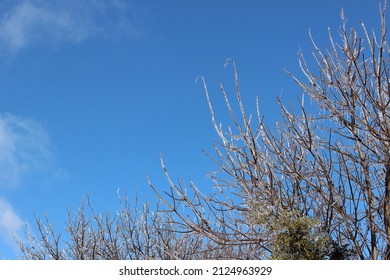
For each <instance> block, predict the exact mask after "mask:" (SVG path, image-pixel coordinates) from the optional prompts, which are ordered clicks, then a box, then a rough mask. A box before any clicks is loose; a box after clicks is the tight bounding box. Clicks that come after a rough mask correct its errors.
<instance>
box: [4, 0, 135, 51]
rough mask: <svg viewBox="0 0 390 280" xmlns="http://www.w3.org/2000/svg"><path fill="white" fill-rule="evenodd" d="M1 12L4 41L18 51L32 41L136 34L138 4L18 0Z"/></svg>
mask: <svg viewBox="0 0 390 280" xmlns="http://www.w3.org/2000/svg"><path fill="white" fill-rule="evenodd" d="M1 8H2V9H1V10H2V12H0V43H1V46H2V48H3V49H5V50H7V51H11V52H17V51H19V50H21V49H23V48H25V47H28V46H30V45H32V44H47V43H54V44H59V43H79V42H82V41H84V40H87V39H89V38H93V37H96V36H103V37H109V36H116V35H118V34H121V35H126V36H127V35H130V36H136V35H137V33H138V32H137V29H136V28H135V25H134V23H133V22H132V19H133V18H134V15H135V12H134V8H133V7H132V6H130V1H124V0H83V1H79V0H63V1H30V0H19V1H17V0H14V1H12V2H11V1H8V2H7V4H3V5H2V7H1Z"/></svg>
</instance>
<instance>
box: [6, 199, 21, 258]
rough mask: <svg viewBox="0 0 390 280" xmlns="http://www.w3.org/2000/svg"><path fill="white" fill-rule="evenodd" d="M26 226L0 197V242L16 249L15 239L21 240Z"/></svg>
mask: <svg viewBox="0 0 390 280" xmlns="http://www.w3.org/2000/svg"><path fill="white" fill-rule="evenodd" d="M25 225H26V223H25V222H24V221H23V220H22V219H21V218H20V217H19V215H18V214H17V213H16V212H15V210H14V209H13V208H12V206H11V205H10V204H9V203H8V202H7V201H6V200H5V199H3V198H1V197H0V242H1V243H4V244H5V245H7V246H10V247H14V249H16V246H17V245H16V243H15V240H14V238H16V239H18V240H21V237H20V234H21V232H22V229H23V228H24V226H25ZM0 258H1V257H0Z"/></svg>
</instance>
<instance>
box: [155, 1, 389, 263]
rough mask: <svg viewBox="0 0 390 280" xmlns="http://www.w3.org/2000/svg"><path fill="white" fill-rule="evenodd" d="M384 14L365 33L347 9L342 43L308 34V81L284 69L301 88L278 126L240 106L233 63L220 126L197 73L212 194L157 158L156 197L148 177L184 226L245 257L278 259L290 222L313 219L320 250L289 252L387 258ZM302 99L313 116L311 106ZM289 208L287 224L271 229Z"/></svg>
mask: <svg viewBox="0 0 390 280" xmlns="http://www.w3.org/2000/svg"><path fill="white" fill-rule="evenodd" d="M385 11H386V2H384V5H383V6H382V7H380V22H381V25H380V34H379V35H375V33H372V34H371V33H370V32H369V31H368V30H367V28H366V26H365V25H364V23H362V26H361V27H362V32H363V36H360V35H359V34H358V31H357V30H355V29H350V30H348V28H347V26H346V20H345V17H344V13H343V12H342V13H341V19H342V27H341V30H340V39H341V41H340V43H337V42H335V41H334V39H333V35H332V34H331V32H329V39H330V48H329V49H325V50H321V49H320V48H319V47H318V46H317V45H316V43H315V40H314V39H313V37H312V36H311V34H310V39H311V41H312V43H313V48H314V50H313V51H312V53H311V54H312V58H313V62H314V64H315V68H314V70H311V68H310V67H309V66H308V63H307V62H306V59H305V57H304V55H303V54H302V53H301V54H300V56H299V63H300V66H301V69H302V72H303V74H304V76H305V78H306V79H307V81H304V80H303V79H300V78H298V77H297V76H296V75H294V74H292V73H289V72H288V73H289V74H290V75H291V77H292V78H293V79H294V80H295V81H296V83H297V84H298V85H299V87H300V88H301V89H302V90H303V96H302V98H301V99H299V109H298V110H297V109H294V108H292V109H287V108H286V107H285V106H284V105H283V104H282V102H281V101H280V100H279V103H280V106H281V109H282V119H281V121H280V122H278V123H277V125H276V127H275V128H274V129H270V128H269V127H266V126H265V124H264V122H263V118H262V115H261V114H260V111H259V106H258V104H259V102H258V100H256V108H257V114H256V117H255V118H253V116H252V115H248V114H247V113H246V111H245V109H244V106H243V102H242V98H241V93H240V89H239V83H238V77H237V69H236V65H235V62H234V60H232V61H231V64H232V66H233V70H234V78H235V97H236V101H237V104H238V108H239V109H238V110H234V109H233V105H232V103H231V100H230V98H229V96H228V94H227V92H226V90H225V88H224V87H223V85H222V83H220V89H221V92H222V95H223V98H224V100H225V103H226V106H227V109H228V111H229V113H230V116H231V120H232V125H231V126H229V125H228V126H225V128H223V127H222V125H218V124H217V121H216V118H215V113H214V110H213V106H212V102H211V100H210V95H209V91H208V89H207V86H206V82H205V80H204V79H203V78H200V79H201V81H202V82H203V85H204V90H205V93H206V98H207V103H208V105H209V109H210V112H211V120H212V123H213V125H214V128H215V131H216V132H217V135H218V137H219V139H220V142H218V143H216V144H215V145H214V148H215V155H213V156H211V158H212V159H213V160H214V161H215V162H216V164H217V165H218V166H219V170H218V171H217V172H213V173H210V175H211V178H212V179H213V181H214V191H213V192H212V193H211V194H209V195H205V194H204V193H202V192H200V191H199V189H198V188H197V187H196V186H195V185H194V184H193V183H191V184H190V186H189V187H186V186H184V185H183V184H182V183H180V182H178V183H174V182H173V181H172V180H171V179H170V177H169V174H168V172H167V170H166V167H165V165H164V163H163V162H162V166H163V168H164V170H165V172H166V175H167V178H168V181H169V183H170V190H169V191H167V192H166V194H165V195H164V194H161V193H159V192H158V191H157V190H156V188H155V187H154V186H153V184H152V183H151V182H150V185H151V186H152V188H153V189H154V190H155V191H156V194H157V196H158V197H159V199H160V200H161V201H162V202H163V203H164V205H165V207H166V209H167V211H170V212H171V213H173V214H174V215H175V216H176V217H177V218H178V219H179V221H176V222H177V223H179V224H180V226H184V228H186V229H187V230H189V231H192V232H194V233H196V234H201V235H202V236H204V237H205V238H207V239H209V240H212V241H213V242H214V243H215V244H218V245H219V246H222V247H224V246H226V247H231V248H235V249H236V250H237V251H238V252H241V253H243V254H244V256H245V258H268V257H277V256H280V254H278V252H277V250H275V244H277V242H278V240H279V241H280V240H281V239H280V238H281V236H283V234H285V233H286V232H287V233H291V232H292V231H291V228H290V226H291V225H292V224H294V223H295V224H297V221H299V219H302V218H309V220H307V222H308V223H306V230H305V232H306V237H307V236H310V235H312V234H313V233H315V234H316V235H317V236H324V238H325V237H326V238H325V239H327V242H325V239H323V240H324V242H320V243H318V244H319V245H318V246H320V247H321V248H319V247H316V246H317V245H316V246H314V245H313V244H315V242H317V241H318V240H317V241H315V242H314V241H313V242H314V243H313V242H312V243H311V247H312V248H314V249H313V250H317V251H318V250H320V251H321V250H322V253H320V254H306V255H305V256H306V257H305V256H304V255H301V256H298V257H297V256H296V255H294V254H292V255H291V258H301V257H302V258H307V256H314V255H315V256H317V257H318V258H357V259H390V105H389V104H390V94H389V92H390V82H389V65H388V63H389V54H390V48H389V46H388V44H387V41H386V35H387V28H386V22H385ZM364 47H366V48H364ZM305 97H306V98H309V99H310V100H311V103H312V106H311V108H310V111H314V113H311V114H309V113H308V106H307V104H305V102H304V100H305ZM312 107H314V108H312ZM296 111H298V113H297V112H296ZM215 190H216V191H215ZM183 209H184V210H183ZM286 213H287V214H286ZM286 215H287V216H288V217H290V223H287V224H286V223H284V224H285V227H283V228H280V226H279V227H278V226H276V225H280V224H283V223H282V217H286ZM298 224H299V223H298ZM309 225H311V226H309ZM301 228H302V227H301ZM306 237H305V238H306ZM302 238H303V237H302ZM300 241H302V239H301V240H299V239H298V240H297V241H296V243H295V245H297V244H298V243H299V242H300ZM275 242H276V243H275ZM321 244H322V245H321ZM290 246H291V244H290ZM279 247H280V246H279ZM325 248H331V249H332V250H331V251H329V250H328V251H326V250H325ZM306 249H307V248H306ZM313 252H314V251H313ZM279 253H280V252H279ZM317 257H316V258H317ZM287 258H288V257H287Z"/></svg>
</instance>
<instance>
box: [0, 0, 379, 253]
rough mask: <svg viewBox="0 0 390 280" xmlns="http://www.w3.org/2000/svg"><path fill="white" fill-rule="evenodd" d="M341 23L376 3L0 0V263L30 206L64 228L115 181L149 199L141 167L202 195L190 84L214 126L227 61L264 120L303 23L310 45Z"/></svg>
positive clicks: (374, 13)
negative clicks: (69, 216) (70, 213)
mask: <svg viewBox="0 0 390 280" xmlns="http://www.w3.org/2000/svg"><path fill="white" fill-rule="evenodd" d="M342 7H344V9H345V14H346V17H347V18H348V24H349V25H350V26H354V27H359V23H360V21H361V20H363V21H364V22H365V23H366V25H367V26H368V27H369V29H371V28H377V26H378V23H379V19H378V1H371V0H354V1H352V0H350V1H335V0H330V1H313V0H302V1H287V0H284V1H281V0H280V1H270V0H268V1H264V0H258V1H254V0H253V1H249V0H248V1H239V0H224V1H222V0H215V1H210V0H208V1H206V0H197V1H191V0H187V1H184V0H181V1H180V0H166V1H157V0H151V1H136V0H134V1H132V0H84V1H79V0H59V1H49V0H37V1H33V0H30V1H27V0H3V1H1V2H0V259H4V258H11V259H12V258H17V251H16V247H15V245H14V244H13V241H12V238H11V237H10V232H12V233H13V234H14V235H16V236H19V237H23V232H24V226H25V225H26V224H30V225H33V223H34V214H35V215H38V216H42V215H43V213H47V214H48V216H49V218H50V219H51V220H52V221H53V222H54V224H55V226H56V228H57V229H58V230H63V229H64V220H65V218H66V209H70V210H72V209H75V208H76V207H77V206H78V205H79V204H80V201H81V198H82V196H83V195H85V194H88V195H90V196H91V199H92V202H93V204H94V205H95V207H96V209H98V210H99V211H103V210H106V209H107V210H111V209H115V207H117V206H118V204H117V197H116V194H117V190H118V188H119V189H120V190H121V192H123V193H124V192H126V191H127V192H128V193H129V195H130V196H133V195H135V193H138V194H139V196H140V197H141V198H143V197H145V198H146V199H149V200H153V199H154V197H153V194H152V192H151V191H150V189H149V186H148V184H147V181H146V174H148V175H149V176H150V178H151V180H152V182H153V183H154V185H155V186H158V188H159V189H160V190H164V188H167V187H168V184H167V182H166V180H165V177H164V173H163V171H162V169H161V166H160V161H159V155H160V152H161V153H162V154H163V157H164V161H165V163H166V165H167V167H168V169H169V170H170V172H171V176H172V177H173V178H181V179H183V180H184V181H187V182H188V181H189V180H193V181H194V182H195V183H196V184H197V185H198V186H199V188H200V189H202V190H204V191H206V192H208V191H210V190H211V189H210V188H211V187H210V186H211V185H212V182H210V181H209V180H208V179H207V176H206V173H207V172H208V171H213V170H215V169H216V166H215V165H214V164H213V163H212V162H211V161H210V160H209V159H208V158H207V156H206V155H205V154H204V153H203V150H206V151H209V152H212V151H213V147H212V144H213V141H215V140H217V135H216V134H215V133H214V131H213V127H212V124H211V122H210V114H209V111H208V107H207V103H206V100H205V96H204V92H203V89H202V85H201V84H200V83H196V82H195V80H196V77H197V76H199V75H202V76H204V77H205V79H206V82H207V83H208V87H209V91H210V94H211V98H212V100H213V102H214V107H215V110H216V114H217V118H218V121H219V122H222V123H224V120H225V121H226V122H227V121H228V120H227V114H226V111H225V110H224V109H225V108H224V104H223V100H222V99H221V95H220V93H219V90H218V81H222V82H224V84H225V85H226V88H227V89H230V90H231V91H230V92H231V93H233V88H232V85H233V73H232V69H231V67H227V68H224V62H225V59H227V58H234V59H235V60H236V63H237V67H238V71H239V79H240V83H241V90H242V95H243V99H244V103H245V104H246V105H247V108H248V109H247V110H248V111H252V112H254V110H255V107H254V104H255V103H254V101H255V98H256V96H259V98H260V110H261V112H262V114H263V115H264V116H265V121H266V122H267V123H268V125H269V126H272V125H273V124H274V122H275V120H276V119H277V118H278V115H279V112H280V110H279V107H278V105H277V102H276V97H281V98H282V100H283V101H284V102H286V103H287V104H288V103H289V102H294V100H295V98H296V96H297V95H300V94H301V92H300V90H299V89H298V87H297V86H296V85H295V84H294V82H293V81H292V79H291V78H290V77H289V76H288V75H287V74H286V73H285V72H284V70H283V69H284V68H287V69H288V70H290V71H292V72H294V73H297V74H299V66H298V61H297V53H298V51H299V49H300V48H301V49H302V50H303V52H304V53H306V54H309V52H310V50H311V49H312V46H311V45H310V41H309V38H308V29H309V28H310V29H311V31H312V34H313V36H314V38H315V39H316V40H317V41H318V43H319V45H320V46H326V44H327V42H328V37H327V34H328V27H330V28H331V30H332V32H333V34H335V35H336V34H337V32H338V28H339V27H340V9H341V8H342Z"/></svg>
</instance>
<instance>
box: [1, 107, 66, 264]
mask: <svg viewBox="0 0 390 280" xmlns="http://www.w3.org/2000/svg"><path fill="white" fill-rule="evenodd" d="M66 177H67V173H66V170H64V169H62V168H58V167H57V165H56V162H55V157H54V155H53V152H52V147H51V143H50V138H49V134H48V132H47V130H46V129H45V127H44V126H43V125H42V124H40V123H39V122H37V121H35V120H33V119H31V118H25V117H20V116H15V115H12V114H0V191H2V190H5V189H8V190H9V189H12V188H16V187H24V186H27V184H29V183H30V184H31V178H36V179H37V181H36V182H38V184H42V185H45V184H47V182H53V180H58V179H60V180H63V179H64V178H65V179H66ZM36 182H34V184H35V185H37V184H36ZM25 224H26V223H25V222H24V221H23V220H22V218H21V217H20V216H19V215H18V214H17V212H16V211H15V210H14V208H13V207H12V205H11V204H10V203H9V202H8V201H7V200H6V199H5V198H2V197H0V246H8V248H11V250H12V248H13V249H17V248H16V243H15V242H14V239H13V237H15V238H17V239H18V240H22V239H21V233H22V231H21V229H22V228H23V226H24V225H25ZM1 254H2V252H0V259H1V258H2V255H1Z"/></svg>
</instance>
